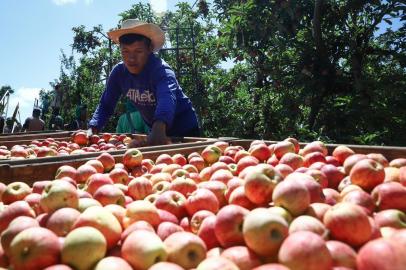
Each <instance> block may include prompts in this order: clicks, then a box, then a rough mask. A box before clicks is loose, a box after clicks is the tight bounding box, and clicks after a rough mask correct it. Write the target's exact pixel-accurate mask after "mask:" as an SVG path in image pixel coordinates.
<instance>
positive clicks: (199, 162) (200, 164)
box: [189, 156, 206, 172]
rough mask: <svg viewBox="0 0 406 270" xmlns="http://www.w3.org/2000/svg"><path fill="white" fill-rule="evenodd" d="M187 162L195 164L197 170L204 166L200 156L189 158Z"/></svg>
mask: <svg viewBox="0 0 406 270" xmlns="http://www.w3.org/2000/svg"><path fill="white" fill-rule="evenodd" d="M189 164H190V165H193V166H195V167H196V168H197V170H198V171H199V172H200V171H201V170H203V169H204V168H205V166H206V165H205V163H204V159H203V158H202V157H201V156H198V157H193V158H191V159H190V160H189Z"/></svg>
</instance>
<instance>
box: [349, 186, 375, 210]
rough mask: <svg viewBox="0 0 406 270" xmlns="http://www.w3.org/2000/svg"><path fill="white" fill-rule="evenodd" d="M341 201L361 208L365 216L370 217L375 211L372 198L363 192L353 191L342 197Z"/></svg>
mask: <svg viewBox="0 0 406 270" xmlns="http://www.w3.org/2000/svg"><path fill="white" fill-rule="evenodd" d="M341 201H342V202H348V203H352V204H356V205H359V206H362V207H363V208H364V209H365V210H366V213H367V215H371V214H372V213H373V212H374V211H375V202H374V200H373V198H372V196H371V195H369V193H368V192H365V191H363V190H353V191H351V192H349V193H347V194H346V195H345V196H344V197H342V200H341Z"/></svg>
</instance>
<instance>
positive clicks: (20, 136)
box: [0, 131, 72, 145]
mask: <svg viewBox="0 0 406 270" xmlns="http://www.w3.org/2000/svg"><path fill="white" fill-rule="evenodd" d="M71 134H72V132H71V131H58V132H55V131H52V132H41V133H12V134H0V135H1V136H0V145H2V142H4V141H20V140H31V141H32V140H42V139H46V138H62V137H70V136H71Z"/></svg>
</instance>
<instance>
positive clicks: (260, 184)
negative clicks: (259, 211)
mask: <svg viewBox="0 0 406 270" xmlns="http://www.w3.org/2000/svg"><path fill="white" fill-rule="evenodd" d="M282 180H283V177H282V175H280V174H279V173H278V172H277V171H276V170H275V169H274V168H273V167H272V166H270V165H268V164H261V165H258V166H256V167H255V168H252V169H251V170H249V171H248V172H247V174H246V176H245V177H244V181H245V184H244V189H245V194H246V196H247V198H248V199H249V200H250V201H252V202H253V203H255V204H257V205H263V204H266V203H269V202H270V201H271V200H272V194H273V192H274V189H275V187H276V186H277V185H278V183H280V182H281V181H282Z"/></svg>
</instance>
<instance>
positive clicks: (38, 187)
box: [32, 180, 52, 194]
mask: <svg viewBox="0 0 406 270" xmlns="http://www.w3.org/2000/svg"><path fill="white" fill-rule="evenodd" d="M51 182H52V181H50V180H44V181H36V182H34V184H32V193H37V194H41V193H42V191H44V189H45V187H46V186H47V185H49V184H51Z"/></svg>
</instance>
